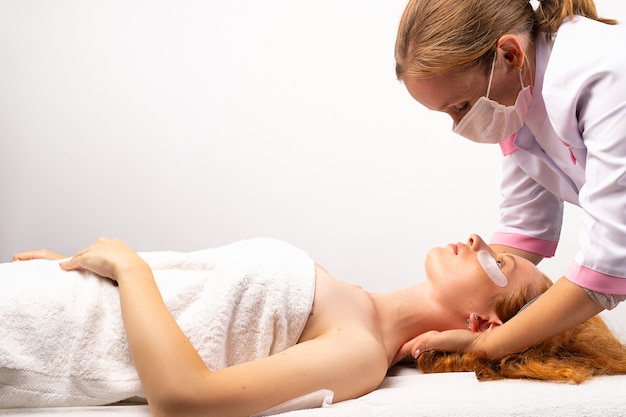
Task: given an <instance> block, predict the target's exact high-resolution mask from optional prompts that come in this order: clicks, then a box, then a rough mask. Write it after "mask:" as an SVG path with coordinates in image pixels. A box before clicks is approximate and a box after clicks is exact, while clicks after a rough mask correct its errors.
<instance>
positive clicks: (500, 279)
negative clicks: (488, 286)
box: [477, 250, 509, 287]
mask: <svg viewBox="0 0 626 417" xmlns="http://www.w3.org/2000/svg"><path fill="white" fill-rule="evenodd" d="M477 257H478V262H479V263H480V266H482V267H483V269H484V270H485V273H486V274H487V276H488V277H489V278H490V279H491V280H492V281H493V283H494V284H496V285H497V286H498V287H506V286H507V284H508V283H509V281H508V280H507V279H506V276H505V275H504V274H503V273H502V270H500V266H499V265H498V262H497V261H496V260H495V259H494V257H493V256H491V254H490V253H489V252H487V251H486V250H479V251H478V253H477Z"/></svg>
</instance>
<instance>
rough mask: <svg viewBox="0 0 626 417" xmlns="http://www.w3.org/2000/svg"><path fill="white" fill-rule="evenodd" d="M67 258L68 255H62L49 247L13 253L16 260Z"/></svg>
mask: <svg viewBox="0 0 626 417" xmlns="http://www.w3.org/2000/svg"><path fill="white" fill-rule="evenodd" d="M63 258H66V256H64V255H61V254H59V253H56V252H52V251H50V250H48V249H37V250H31V251H26V252H20V253H16V254H15V255H13V260H14V261H29V260H31V259H49V260H58V259H63Z"/></svg>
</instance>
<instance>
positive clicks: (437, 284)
mask: <svg viewBox="0 0 626 417" xmlns="http://www.w3.org/2000/svg"><path fill="white" fill-rule="evenodd" d="M425 267H426V278H427V280H429V281H430V283H431V284H432V288H433V294H434V295H433V296H435V297H437V301H438V302H439V303H440V304H441V305H442V306H444V307H446V308H449V309H450V310H451V311H453V312H455V313H459V314H461V315H465V314H474V313H476V314H484V315H487V314H490V313H493V303H492V300H493V299H494V297H496V296H499V295H510V294H513V293H516V292H518V291H520V290H521V289H522V288H523V287H526V286H530V287H531V288H537V289H538V288H541V286H542V285H543V283H544V282H545V281H544V277H543V275H542V274H541V272H540V271H539V270H538V269H537V267H536V266H535V265H534V264H533V263H532V262H530V261H529V260H527V259H525V258H522V257H520V256H516V255H513V254H509V253H495V252H494V251H493V250H492V249H491V248H490V247H489V245H487V244H486V243H485V242H484V241H483V240H482V239H481V237H480V236H478V235H471V236H470V237H469V238H468V240H467V242H466V243H456V244H449V245H447V246H445V247H439V248H433V249H432V250H431V251H430V252H429V253H428V255H427V256H426V263H425ZM465 317H467V316H465Z"/></svg>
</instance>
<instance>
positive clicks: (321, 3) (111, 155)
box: [0, 0, 626, 329]
mask: <svg viewBox="0 0 626 417" xmlns="http://www.w3.org/2000/svg"><path fill="white" fill-rule="evenodd" d="M405 1H406V0H386V1H384V2H381V1H374V0H339V1H337V0H318V1H315V2H303V1H297V0H268V1H263V2H257V1H251V0H248V1H242V0H231V1H206V0H197V1H193V0H180V1H172V0H144V1H139V0H131V1H123V0H108V1H89V2H87V1H81V0H73V1H72V0H57V1H29V0H2V1H0V57H2V58H1V59H2V65H0V144H1V145H0V146H1V147H0V190H1V192H2V194H1V195H2V197H1V199H0V260H9V259H10V257H11V255H12V254H13V253H15V252H18V251H22V250H27V249H32V248H39V247H48V248H50V249H54V250H57V251H59V252H62V253H66V254H68V255H69V254H73V253H74V252H76V251H77V250H79V249H81V248H83V247H84V246H86V245H88V244H90V243H91V242H92V241H94V240H95V239H96V238H98V237H99V236H101V235H106V236H115V237H120V238H122V239H124V240H126V241H127V242H128V243H129V244H130V245H131V246H133V247H134V248H135V249H137V250H141V251H143V250H159V249H172V250H193V249H199V248H204V247H208V246H214V245H218V244H222V243H227V242H230V241H233V240H237V239H240V238H244V237H251V236H260V235H264V236H273V237H276V238H280V239H284V240H287V241H290V242H292V243H294V244H295V245H297V246H299V247H301V248H303V249H306V250H307V251H309V252H310V253H311V254H312V255H313V257H314V258H315V259H317V260H318V261H319V262H320V263H321V264H322V265H324V266H325V267H326V268H327V269H329V270H330V271H331V272H332V273H333V274H334V275H335V276H337V277H339V278H341V279H344V280H347V281H352V282H355V283H359V284H361V285H363V286H364V287H365V288H367V289H369V290H371V291H386V290H391V289H395V288H398V287H403V286H408V285H411V284H412V283H413V282H415V281H417V280H421V279H422V278H423V273H422V262H423V257H424V254H425V253H426V251H427V250H428V249H429V248H430V247H432V246H435V245H445V244H447V243H449V242H456V241H459V240H461V241H464V240H465V239H466V237H467V235H468V234H469V233H472V232H478V233H480V234H482V235H484V236H486V237H488V236H490V235H491V233H492V230H493V229H492V227H493V224H494V222H495V220H496V218H497V206H498V202H499V192H498V182H499V176H500V173H499V171H500V170H499V167H500V161H499V154H498V147H493V146H488V145H476V144H472V143H469V142H468V141H465V140H463V139H460V138H459V137H457V136H454V135H453V134H452V133H451V132H450V127H451V121H450V120H449V119H448V118H447V116H443V115H438V114H434V113H432V112H428V111H426V110H425V109H424V108H422V107H420V106H419V105H418V104H417V103H415V102H413V101H412V100H411V99H410V97H409V95H408V93H406V91H405V89H404V87H403V86H402V85H401V84H400V83H398V82H397V81H396V80H395V77H394V60H393V44H394V39H395V33H396V27H397V23H398V20H399V17H400V14H401V12H402V10H403V8H404V5H405ZM597 4H598V8H599V10H600V12H603V13H604V14H605V15H609V16H611V17H617V18H620V19H621V20H623V21H626V3H623V2H616V1H611V0H599V1H598V2H597ZM581 59H584V57H581ZM578 227H579V225H578V213H577V210H576V209H569V210H568V216H567V219H566V224H565V227H564V229H565V230H564V236H563V239H562V243H561V245H560V247H559V250H558V252H557V257H556V258H555V259H552V260H549V261H546V262H544V263H543V264H542V265H543V269H544V270H545V271H546V272H547V273H548V274H550V275H551V276H553V277H555V278H556V277H558V276H559V275H560V274H561V273H562V272H563V271H564V269H565V268H566V266H567V265H568V264H569V260H570V258H571V257H572V256H573V254H574V251H575V249H576V239H577V237H576V236H577V230H578ZM609 318H610V320H612V321H613V322H615V323H616V326H622V327H623V328H625V329H626V308H625V307H621V308H618V311H617V312H613V313H610V315H609Z"/></svg>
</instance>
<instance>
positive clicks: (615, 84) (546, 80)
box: [492, 17, 626, 294]
mask: <svg viewBox="0 0 626 417" xmlns="http://www.w3.org/2000/svg"><path fill="white" fill-rule="evenodd" d="M625 42H626V26H624V25H618V26H611V25H606V24H602V23H600V22H596V21H593V20H590V19H585V18H582V17H576V18H575V19H574V20H573V21H566V22H565V23H563V25H562V26H561V28H560V29H559V31H558V33H557V34H556V37H555V39H554V42H553V43H552V44H549V43H548V42H546V41H545V37H544V36H543V34H541V35H539V39H538V41H537V45H536V64H537V65H536V73H535V80H534V89H533V100H532V103H531V109H530V111H529V114H528V117H527V120H526V123H525V125H524V127H522V128H521V129H520V130H519V131H518V132H517V133H516V134H515V135H513V136H512V137H511V138H509V139H507V140H506V141H505V142H504V143H503V144H501V146H502V149H503V153H504V154H505V157H504V161H503V179H502V194H503V197H504V199H503V202H502V205H501V221H500V224H499V226H498V227H497V229H496V233H495V234H494V237H493V239H492V243H499V244H506V245H510V246H514V247H518V248H520V249H524V250H529V251H531V252H535V253H540V254H542V255H544V256H552V255H553V254H554V251H555V250H556V244H557V242H558V239H559V235H560V231H561V221H562V216H563V201H568V202H570V203H573V204H577V205H579V206H580V207H581V208H582V209H583V230H582V231H581V235H580V249H579V251H578V253H577V255H576V257H575V259H574V261H573V262H572V264H571V266H570V268H569V269H568V271H567V272H566V274H565V276H566V277H567V278H568V279H569V280H571V281H572V282H574V283H577V284H578V285H580V286H582V287H584V288H587V289H590V290H593V291H597V292H602V293H607V294H626V47H625V46H624V43H625Z"/></svg>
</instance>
